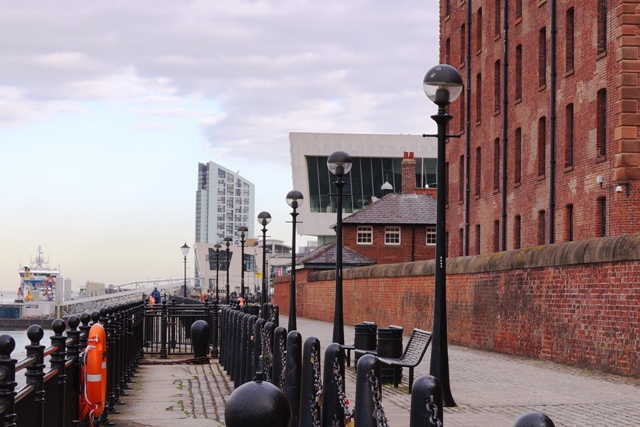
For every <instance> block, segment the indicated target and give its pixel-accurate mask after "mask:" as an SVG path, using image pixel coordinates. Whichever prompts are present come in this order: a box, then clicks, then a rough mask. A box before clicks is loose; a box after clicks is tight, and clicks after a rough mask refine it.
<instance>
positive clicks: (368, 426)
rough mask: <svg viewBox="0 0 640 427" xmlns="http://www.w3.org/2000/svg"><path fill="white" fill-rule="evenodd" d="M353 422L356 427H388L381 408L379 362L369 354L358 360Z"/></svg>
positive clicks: (380, 372)
mask: <svg viewBox="0 0 640 427" xmlns="http://www.w3.org/2000/svg"><path fill="white" fill-rule="evenodd" d="M357 371H358V373H357V378H356V402H358V404H357V405H356V408H355V416H354V420H353V421H354V422H355V425H357V426H358V427H377V426H378V425H388V423H387V417H386V416H385V414H384V408H383V406H382V380H381V376H382V371H381V369H380V361H379V360H378V358H377V357H375V356H373V355H371V354H365V355H364V356H362V357H360V358H359V359H358V365H357Z"/></svg>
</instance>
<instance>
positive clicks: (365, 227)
mask: <svg viewBox="0 0 640 427" xmlns="http://www.w3.org/2000/svg"><path fill="white" fill-rule="evenodd" d="M415 177H416V160H415V158H414V155H413V153H412V152H405V153H404V158H403V160H402V193H390V194H387V195H385V196H384V197H382V198H381V199H379V200H378V201H376V202H375V203H372V204H371V205H369V206H367V207H365V208H364V209H362V210H361V211H358V212H356V213H353V214H351V215H349V216H348V217H346V218H345V219H344V220H343V223H342V235H343V237H342V239H343V243H344V245H345V246H349V247H350V248H353V249H354V250H355V251H357V252H358V253H360V254H362V255H364V256H366V257H369V258H372V259H375V260H376V261H377V263H378V264H392V263H399V262H410V261H421V260H427V259H433V258H434V257H435V243H436V208H437V202H436V194H435V189H426V190H425V189H418V188H416V178H415Z"/></svg>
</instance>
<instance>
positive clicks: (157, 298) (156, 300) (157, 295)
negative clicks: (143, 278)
mask: <svg viewBox="0 0 640 427" xmlns="http://www.w3.org/2000/svg"><path fill="white" fill-rule="evenodd" d="M151 296H152V297H153V300H154V303H155V304H161V303H162V297H161V296H160V291H158V287H157V286H156V287H155V288H154V289H153V291H152V292H151Z"/></svg>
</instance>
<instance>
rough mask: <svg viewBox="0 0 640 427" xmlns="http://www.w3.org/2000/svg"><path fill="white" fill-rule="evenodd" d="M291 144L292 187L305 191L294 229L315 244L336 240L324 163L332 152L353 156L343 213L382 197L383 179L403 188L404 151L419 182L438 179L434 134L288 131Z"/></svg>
mask: <svg viewBox="0 0 640 427" xmlns="http://www.w3.org/2000/svg"><path fill="white" fill-rule="evenodd" d="M289 147H290V152H291V171H292V176H293V188H294V189H296V190H298V191H300V192H301V193H302V195H303V196H304V201H303V202H302V204H301V205H300V207H299V208H298V212H299V214H300V215H299V217H298V221H300V224H298V226H297V231H298V233H299V234H301V235H304V236H317V238H318V244H324V243H328V242H332V241H333V240H334V239H335V232H334V231H333V229H331V226H332V225H333V224H335V222H336V200H335V194H336V192H337V190H336V187H335V185H334V184H333V183H334V182H335V181H336V178H335V176H333V175H332V174H331V172H329V169H328V167H327V158H328V157H329V155H330V154H331V153H333V152H335V151H344V152H346V153H348V154H349V155H350V156H351V158H352V160H353V166H352V169H351V172H350V173H349V174H348V175H346V176H345V177H344V180H345V181H346V185H345V186H344V188H343V193H344V197H343V201H342V206H343V213H344V215H345V216H346V215H349V214H351V213H353V212H357V211H359V210H361V209H362V208H364V207H365V206H367V205H368V204H370V203H373V202H374V201H375V200H376V199H377V198H379V197H381V196H382V195H383V190H382V189H381V187H382V185H383V184H384V183H385V182H389V183H390V184H391V186H392V188H393V190H392V191H394V192H397V193H400V192H401V191H402V166H401V165H402V158H403V154H404V152H405V151H411V152H414V153H415V159H416V186H417V187H426V186H427V185H434V184H435V181H436V165H437V156H438V146H437V138H436V137H435V136H428V137H423V136H422V135H384V134H347V133H309V132H291V133H289Z"/></svg>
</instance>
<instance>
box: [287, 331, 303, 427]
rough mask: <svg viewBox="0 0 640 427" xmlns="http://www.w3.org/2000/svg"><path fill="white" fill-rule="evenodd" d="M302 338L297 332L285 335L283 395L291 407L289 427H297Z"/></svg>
mask: <svg viewBox="0 0 640 427" xmlns="http://www.w3.org/2000/svg"><path fill="white" fill-rule="evenodd" d="M301 363H302V336H301V335H300V332H298V331H291V332H289V335H287V360H286V364H285V379H284V394H285V396H287V399H288V400H289V404H290V405H291V427H298V425H299V419H300V393H301V390H302V388H301V384H300V376H301Z"/></svg>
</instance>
